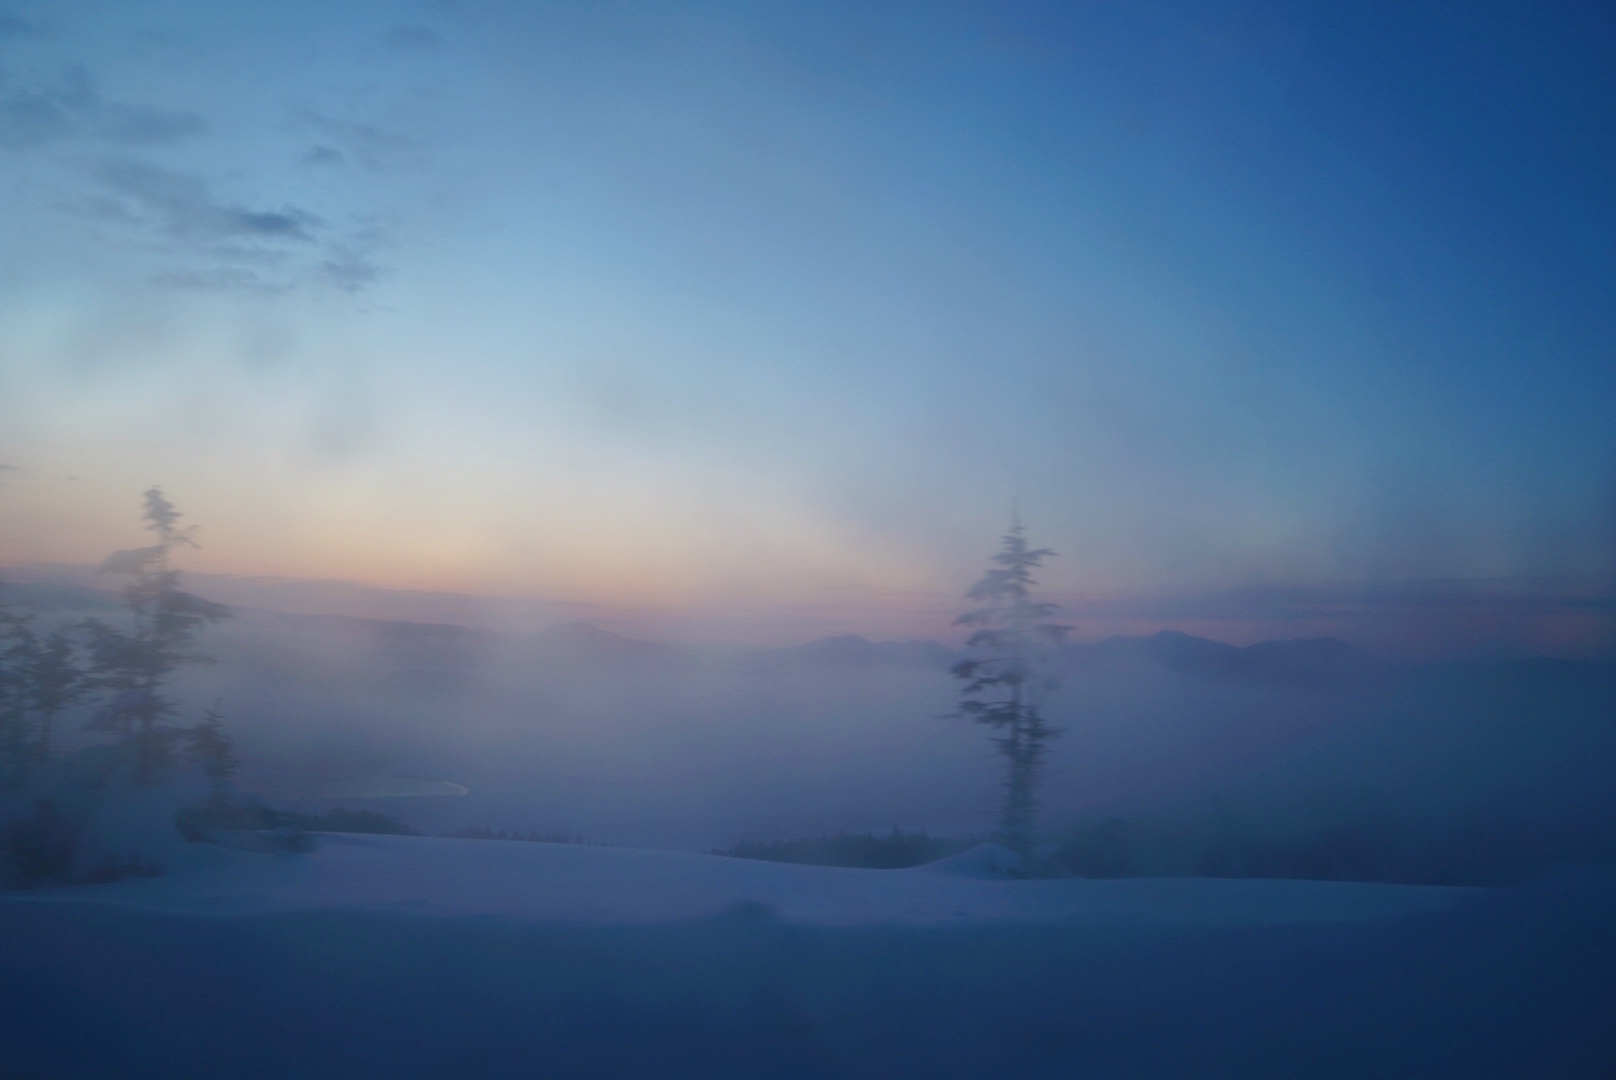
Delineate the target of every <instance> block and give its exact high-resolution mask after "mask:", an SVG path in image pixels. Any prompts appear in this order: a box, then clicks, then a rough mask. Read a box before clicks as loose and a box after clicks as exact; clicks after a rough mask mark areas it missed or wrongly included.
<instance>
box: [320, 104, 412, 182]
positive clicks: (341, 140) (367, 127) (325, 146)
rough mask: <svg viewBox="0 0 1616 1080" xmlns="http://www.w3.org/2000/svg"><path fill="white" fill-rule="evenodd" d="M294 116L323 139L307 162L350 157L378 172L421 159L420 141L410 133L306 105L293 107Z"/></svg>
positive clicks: (334, 161) (331, 161) (332, 162)
mask: <svg viewBox="0 0 1616 1080" xmlns="http://www.w3.org/2000/svg"><path fill="white" fill-rule="evenodd" d="M292 119H293V121H294V122H295V123H296V124H297V125H298V126H299V127H302V128H304V129H306V130H309V131H313V132H314V133H315V134H316V135H317V136H318V137H319V138H320V139H321V140H322V142H321V144H320V145H318V146H316V147H315V148H314V149H312V150H311V151H309V153H308V154H305V155H304V159H303V160H304V162H305V163H306V164H321V165H337V164H341V163H342V160H343V159H351V160H353V161H355V162H357V163H359V164H360V165H362V166H364V167H365V168H367V169H372V170H378V171H379V170H382V169H388V168H392V167H395V166H397V165H399V164H402V163H405V162H407V161H411V160H413V159H415V158H418V157H419V156H420V155H421V152H422V147H421V144H420V143H419V142H417V141H416V140H415V139H412V138H410V137H409V136H408V135H404V134H402V133H400V132H397V131H391V130H389V129H387V128H384V127H380V126H378V125H376V124H366V123H358V122H355V121H351V120H339V119H337V118H336V117H333V116H328V115H327V114H325V113H322V112H318V111H316V110H314V109H311V108H308V107H307V106H303V105H298V106H294V107H293V109H292ZM311 155H312V158H311ZM333 155H335V156H333Z"/></svg>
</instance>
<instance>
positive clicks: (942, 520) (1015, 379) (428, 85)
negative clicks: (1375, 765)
mask: <svg viewBox="0 0 1616 1080" xmlns="http://www.w3.org/2000/svg"><path fill="white" fill-rule="evenodd" d="M1613 47H1616V13H1613V12H1612V10H1611V9H1609V8H1608V7H1607V6H1605V5H1600V4H1592V3H1589V4H1572V3H1563V4H1552V3H1551V4H1542V3H1539V4H1531V5H1528V4H1525V3H1481V4H1476V3H1469V4H1462V5H1461V4H1435V3H1412V4H1384V5H1376V4H1354V5H1340V4H1325V3H1319V4H1303V3H1258V4H1227V3H1154V2H1136V3H1127V4H1120V3H1118V4H1111V3H1064V4H1033V3H1006V2H998V3H992V4H987V3H944V2H931V3H876V2H865V3H856V4H855V3H825V2H815V3H787V2H775V3H755V4H742V3H725V4H716V3H715V4H700V3H678V4H673V3H667V4H659V3H647V2H641V3H621V4H613V3H589V4H584V3H553V4H545V3H505V4H500V3H479V2H474V0H467V2H464V3H442V4H429V3H382V2H373V3H342V4H300V3H285V4H277V5H261V4H238V3H228V2H217V0H215V2H210V3H144V4H139V5H135V4H128V3H102V4H96V3H75V4H72V5H68V4H61V3H46V4H40V3H16V2H13V3H10V4H8V5H6V6H5V7H4V8H3V9H0V463H4V464H5V465H6V466H9V468H7V469H5V470H4V471H3V472H0V562H8V563H11V564H20V563H28V562H40V561H54V562H93V561H95V560H96V559H97V558H99V556H100V555H101V554H103V553H104V552H105V551H106V550H108V549H110V548H114V547H121V546H128V545H129V544H130V543H133V542H134V539H135V538H134V536H133V516H134V513H135V512H136V509H137V506H138V496H139V492H140V491H141V490H142V489H143V488H144V487H146V486H147V485H149V484H151V483H154V482H156V483H161V484H162V485H164V487H165V489H166V490H167V491H168V493H169V494H170V496H171V497H172V498H173V499H174V500H175V502H177V503H178V504H179V505H180V506H181V508H182V509H184V510H185V511H186V512H187V513H188V514H189V515H190V517H191V518H192V519H194V520H196V521H198V522H201V523H203V524H204V525H205V526H206V533H205V547H204V549H203V550H202V551H200V552H198V553H197V554H196V556H195V557H194V559H193V563H194V565H195V566H196V567H198V568H199V569H206V570H212V571H216V572H224V573H232V574H250V575H275V576H280V577H288V578H320V579H341V580H348V581H356V582H360V583H364V584H368V585H375V586H384V587H385V586H403V587H412V588H421V589H432V590H449V591H464V592H472V593H479V594H488V595H505V596H513V597H527V598H551V599H559V600H567V601H580V602H596V603H601V604H617V605H628V606H636V605H637V606H639V607H642V608H646V609H658V610H667V611H691V612H699V611H702V610H708V609H716V608H720V607H725V606H730V607H734V606H737V605H739V606H745V605H748V604H750V605H754V606H756V607H757V608H758V609H759V610H763V609H768V608H771V606H772V607H773V608H777V609H778V610H780V611H782V612H784V611H789V610H791V609H792V606H793V605H799V606H800V605H814V604H834V605H837V610H839V611H846V612H847V613H848V614H847V616H846V618H847V619H848V620H849V623H850V625H848V627H847V628H848V629H865V630H868V631H872V632H878V631H881V630H882V629H884V628H889V627H896V626H898V625H899V624H900V623H901V624H902V625H903V627H904V628H906V629H908V628H911V623H910V622H905V619H910V616H909V615H903V616H900V615H899V614H897V613H898V612H899V611H900V609H901V610H902V611H906V612H912V611H913V610H915V605H916V604H917V603H918V604H919V605H920V606H921V607H924V608H926V610H927V611H930V610H932V608H931V607H929V606H928V605H931V604H932V603H933V601H932V600H931V599H926V598H935V599H936V603H938V604H941V605H943V606H944V607H946V606H947V605H949V604H951V603H953V598H954V597H956V596H957V594H958V592H959V591H960V590H961V589H962V588H963V586H964V585H966V584H968V583H969V580H970V578H971V577H972V576H973V575H974V574H975V573H976V572H977V570H978V568H979V567H980V565H981V563H982V560H983V558H984V556H985V555H986V554H987V553H988V552H989V551H990V550H991V549H992V547H993V545H994V543H995V540H996V537H997V534H998V533H999V532H1000V531H1001V529H1002V527H1003V524H1004V523H1005V520H1006V518H1007V516H1008V506H1009V503H1010V500H1011V499H1012V497H1014V498H1018V499H1019V500H1020V503H1021V506H1022V507H1023V511H1024V515H1025V517H1026V519H1027V522H1028V524H1029V526H1030V527H1031V528H1032V531H1033V534H1034V538H1035V539H1036V540H1038V541H1039V542H1042V543H1046V544H1048V545H1049V546H1051V547H1054V548H1056V549H1057V550H1058V551H1059V552H1060V553H1061V558H1060V559H1058V560H1056V561H1055V562H1054V563H1052V564H1051V567H1050V570H1049V573H1048V576H1047V577H1046V582H1047V583H1048V585H1049V587H1050V588H1051V589H1053V590H1055V591H1057V592H1059V593H1061V594H1063V595H1067V596H1070V597H1079V596H1088V597H1094V596H1105V597H1111V598H1116V597H1130V596H1132V597H1147V596H1148V597H1152V598H1156V599H1153V600H1152V601H1151V603H1158V602H1159V599H1160V598H1161V597H1164V596H1167V597H1176V596H1197V597H1206V596H1213V595H1229V596H1233V595H1239V596H1246V597H1249V596H1250V595H1252V590H1253V589H1257V590H1268V591H1269V594H1271V595H1280V594H1281V593H1282V592H1283V591H1284V590H1296V589H1304V590H1306V589H1312V590H1319V589H1325V590H1336V591H1337V592H1339V590H1342V589H1347V590H1349V591H1350V590H1353V589H1358V590H1360V591H1361V590H1365V589H1367V590H1369V591H1370V592H1372V593H1374V595H1383V594H1384V593H1385V590H1386V588H1388V587H1389V584H1390V585H1393V586H1394V585H1396V583H1400V582H1405V583H1406V582H1411V581H1414V582H1430V581H1447V582H1455V581H1462V582H1469V583H1471V584H1469V585H1466V586H1465V588H1467V589H1470V588H1474V582H1476V581H1478V580H1482V581H1493V582H1504V583H1506V585H1505V586H1501V587H1507V588H1510V589H1515V590H1516V591H1519V590H1520V589H1523V588H1524V589H1526V590H1527V591H1528V592H1530V591H1531V589H1532V588H1535V586H1526V585H1520V584H1519V583H1520V582H1523V581H1532V582H1545V581H1546V582H1552V583H1554V584H1553V585H1552V586H1548V585H1545V586H1543V588H1547V589H1549V590H1550V591H1551V592H1554V593H1555V595H1561V594H1566V593H1575V594H1577V595H1583V594H1586V593H1588V592H1589V591H1590V590H1592V591H1593V592H1596V593H1597V592H1599V591H1600V590H1607V591H1608V589H1609V583H1610V582H1611V580H1612V578H1613V576H1616V564H1613V563H1616V434H1613V433H1616V415H1613V413H1616V363H1613V360H1616V307H1613V304H1612V300H1611V297H1612V295H1613V286H1616V198H1613V196H1612V195H1611V192H1612V191H1616V140H1613V139H1612V138H1611V135H1610V133H1611V132H1612V131H1616V115H1613V113H1616V69H1613V68H1612V66H1611V65H1610V64H1609V63H1608V60H1607V58H1608V56H1609V55H1610V54H1611V51H1612V48H1613ZM1388 583H1389V584H1388ZM1511 583H1513V584H1511ZM1422 587H1423V586H1422ZM1377 590H1378V591H1377ZM916 598H920V599H919V600H917V599H916ZM1235 606H1236V607H1238V606H1239V605H1238V604H1236V605H1235ZM1146 608H1149V605H1146ZM1141 610H1145V609H1143V608H1142V609H1141ZM1149 610H1158V608H1149ZM927 617H930V616H929V615H928V616H927ZM1141 617H1142V618H1143V617H1144V616H1141ZM1576 619H1581V620H1582V621H1581V622H1576V620H1575V619H1574V620H1573V622H1576V625H1577V626H1580V627H1582V629H1581V630H1572V629H1565V628H1564V627H1562V631H1563V632H1564V633H1570V634H1572V635H1573V636H1575V634H1577V633H1584V632H1593V631H1589V630H1588V629H1587V627H1588V625H1591V624H1588V623H1587V620H1586V619H1585V618H1584V617H1583V616H1581V615H1579V616H1577V617H1576ZM1595 621H1596V622H1597V620H1595ZM1607 622H1608V618H1607ZM1096 625H1098V624H1096ZM1568 625H1569V624H1568ZM916 628H918V627H916ZM1557 632H1560V631H1557ZM1600 632H1602V633H1608V627H1607V628H1606V629H1605V630H1603V631H1600Z"/></svg>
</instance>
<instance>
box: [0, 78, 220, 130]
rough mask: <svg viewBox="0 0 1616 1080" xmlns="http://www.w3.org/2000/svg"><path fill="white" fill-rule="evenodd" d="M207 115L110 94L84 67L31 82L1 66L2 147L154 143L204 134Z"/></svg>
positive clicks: (0, 108) (0, 126)
mask: <svg viewBox="0 0 1616 1080" xmlns="http://www.w3.org/2000/svg"><path fill="white" fill-rule="evenodd" d="M206 127H207V125H206V123H205V122H204V121H203V119H202V117H201V116H200V115H198V114H197V113H194V112H189V111H186V110H179V109H156V108H151V107H148V106H144V105H133V104H129V103H126V102H121V101H114V100H109V99H108V98H106V97H105V96H104V95H103V94H102V93H101V91H100V88H99V87H98V86H97V84H96V80H95V78H94V77H93V76H92V75H91V74H90V73H89V72H88V71H86V70H85V69H84V68H82V67H77V66H72V67H68V68H66V69H64V70H63V71H61V72H60V73H59V74H57V75H56V76H55V77H54V78H53V79H51V80H49V81H48V82H44V83H37V84H32V85H30V84H28V83H25V82H22V81H19V80H18V79H16V78H14V77H12V76H11V75H10V74H9V73H7V72H5V71H3V70H0V149H5V150H11V151H23V150H33V149H38V148H41V147H47V146H52V145H56V144H59V143H66V142H73V141H79V142H89V143H110V144H116V145H123V146H153V145H160V144H164V143H174V142H178V141H180V140H183V139H187V138H190V137H192V136H194V135H198V134H200V133H201V132H202V131H203V130H205V129H206Z"/></svg>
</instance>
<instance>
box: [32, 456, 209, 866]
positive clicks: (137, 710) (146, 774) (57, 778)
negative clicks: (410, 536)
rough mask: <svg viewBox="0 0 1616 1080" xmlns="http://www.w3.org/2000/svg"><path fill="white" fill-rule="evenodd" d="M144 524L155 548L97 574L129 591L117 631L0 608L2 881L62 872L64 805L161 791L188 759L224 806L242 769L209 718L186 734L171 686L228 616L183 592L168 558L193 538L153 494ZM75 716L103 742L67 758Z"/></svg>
mask: <svg viewBox="0 0 1616 1080" xmlns="http://www.w3.org/2000/svg"><path fill="white" fill-rule="evenodd" d="M142 518H143V520H144V523H145V527H146V528H147V530H149V531H150V532H151V533H152V536H153V540H154V541H155V542H154V543H152V544H150V545H148V546H146V547H142V548H136V549H134V550H130V551H120V552H117V553H115V554H113V555H112V556H110V557H109V558H108V559H107V560H106V561H105V562H104V563H103V565H102V570H103V571H104V572H107V573H113V574H117V575H119V576H121V577H123V578H124V579H125V583H124V586H123V588H122V589H121V590H120V592H119V598H120V601H121V603H122V607H123V617H122V618H121V619H119V620H117V621H115V622H114V621H108V620H105V619H93V618H92V619H83V620H79V621H76V622H72V623H69V624H66V625H58V626H53V627H47V626H46V625H44V624H43V623H44V620H42V619H41V617H40V615H39V614H38V613H35V612H29V611H25V610H21V609H18V608H15V607H12V606H0V876H3V877H4V878H5V879H6V880H7V881H8V882H9V883H12V884H18V883H22V884H27V883H31V882H32V881H33V880H35V879H46V880H50V879H56V878H61V877H64V876H65V875H66V874H67V871H66V869H65V867H66V866H67V865H68V863H70V861H71V860H70V858H69V855H70V853H69V852H66V851H64V850H62V849H63V848H64V847H66V848H70V847H71V845H72V842H73V839H74V834H75V830H76V826H77V823H76V822H75V821H74V820H73V812H72V809H71V807H70V806H64V805H63V803H64V802H67V803H71V802H73V801H74V800H73V798H72V796H73V795H74V793H75V792H79V791H85V790H89V791H93V790H97V789H103V790H104V789H106V788H108V787H111V786H116V785H120V784H121V785H130V786H149V785H153V784H157V783H161V782H162V781H163V780H165V779H166V778H167V777H168V775H169V774H170V772H171V770H172V768H173V766H174V765H175V764H176V763H177V761H179V760H182V759H183V760H187V761H189V762H190V763H192V764H194V765H196V766H197V767H198V768H199V769H200V771H201V772H202V774H203V775H204V776H206V777H207V779H208V780H209V781H210V782H211V785H212V789H213V799H214V800H215V801H217V802H219V803H222V802H223V801H224V800H225V798H226V793H227V791H228V787H229V782H230V777H231V775H232V774H233V773H234V772H235V770H236V765H237V761H236V756H235V751H234V747H233V745H232V742H231V739H230V737H229V736H228V735H227V734H226V733H225V731H224V726H223V717H222V715H221V713H220V712H219V710H218V708H217V707H215V708H212V709H209V710H207V711H206V712H205V713H204V714H203V716H202V717H201V718H200V720H198V721H196V722H194V723H189V724H188V723H185V722H184V721H183V718H182V713H181V710H180V707H179V703H178V702H177V701H175V700H174V697H173V693H172V685H171V684H172V680H173V676H174V674H175V672H176V671H177V670H178V669H179V668H180V667H182V666H183V665H186V664H192V663H198V662H202V661H205V660H207V659H208V658H207V657H206V656H205V655H203V654H202V653H200V652H198V651H197V650H196V639H197V636H198V634H199V633H200V631H201V630H202V629H203V628H204V627H205V626H207V625H208V624H210V623H214V622H217V621H219V620H220V619H223V618H224V617H225V616H226V615H227V614H228V611H227V609H226V608H224V607H223V606H222V605H219V604H215V603H212V602H211V601H208V600H204V599H202V598H200V597H197V596H194V595H192V594H190V593H188V592H186V591H184V590H183V589H182V588H181V587H180V575H179V571H178V570H177V569H176V568H175V566H174V555H175V553H176V552H177V551H178V550H179V549H181V548H184V547H194V546H196V539H195V530H194V528H193V527H188V526H181V525H180V523H179V522H180V518H181V515H180V513H179V511H177V510H176V509H175V508H174V506H173V504H171V503H170V502H169V501H168V500H167V499H166V498H165V497H164V496H163V493H162V491H161V490H160V489H158V488H155V487H154V488H152V489H150V490H149V491H147V492H146V493H145V495H144V507H143V512H142ZM0 599H3V597H0ZM84 709H88V710H90V711H89V718H88V722H87V723H86V725H85V728H84V730H86V731H90V732H95V733H99V734H100V735H101V736H103V738H101V739H99V740H97V741H95V742H93V743H92V744H90V745H88V746H84V745H81V746H78V747H77V748H75V749H74V750H73V751H72V752H66V751H64V749H63V747H62V745H61V744H62V743H63V742H64V740H63V739H62V732H61V731H60V730H59V726H60V722H61V718H62V717H63V715H64V714H67V713H70V712H75V711H79V712H82V710H84ZM78 741H79V742H82V741H83V740H78Z"/></svg>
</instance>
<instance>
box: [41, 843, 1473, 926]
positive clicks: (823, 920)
mask: <svg viewBox="0 0 1616 1080" xmlns="http://www.w3.org/2000/svg"><path fill="white" fill-rule="evenodd" d="M1014 860H1015V856H1014V855H1013V854H1012V853H1011V852H1009V851H1007V850H1005V849H1004V848H1000V847H995V846H993V845H983V846H981V847H978V848H976V849H973V850H972V851H967V852H964V853H962V854H960V855H958V856H955V857H953V858H951V859H945V860H943V861H941V862H938V863H933V864H931V865H929V866H922V867H915V868H913V869H910V870H854V869H847V868H842V867H830V866H799V865H792V864H786V863H771V862H759V861H754V860H747V859H734V858H726V857H723V856H718V855H693V854H688V853H683V852H670V851H646V850H638V849H632V848H608V847H590V846H582V845H570V844H545V843H533V842H529V841H513V840H455V839H442V838H429V837H414V836H369V835H356V834H324V835H322V836H320V837H319V847H318V849H317V850H315V851H314V852H312V853H309V854H302V855H294V854H281V855H264V854H256V853H251V852H238V851H227V852H226V851H221V852H219V855H218V857H217V858H216V859H215V860H213V865H210V866H206V867H202V868H193V869H189V870H184V871H181V872H178V873H174V874H170V875H167V876H164V877H158V878H146V879H138V880H130V881H125V882H120V883H117V884H113V885H101V886H92V887H80V888H74V889H61V890H51V891H49V892H40V893H35V894H33V896H35V897H37V898H41V899H44V898H47V897H48V898H54V899H72V900H81V901H96V902H110V903H118V904H127V905H132V906H135V907H139V908H143V909H146V910H153V911H163V912H174V913H195V914H230V913H241V914H247V913H264V912H277V911H308V910H320V909H336V910H362V911H384V912H396V913H408V914H420V915H440V916H466V915H473V916H475V915H483V916H498V917H505V918H516V919H532V920H542V921H547V922H557V921H560V922H590V923H656V922H668V921H677V920H684V919H692V918H702V917H706V916H711V915H716V914H721V913H724V912H730V911H737V910H744V911H752V912H756V913H767V914H769V915H772V916H774V917H776V918H779V919H783V920H787V921H791V922H802V923H812V924H820V925H859V924H891V923H898V924H910V925H938V924H968V923H971V922H992V923H1003V922H1020V923H1089V924H1155V925H1161V924H1176V925H1231V924H1245V925H1277V924H1305V923H1333V922H1346V921H1353V920H1361V919H1377V918H1391V917H1399V916H1407V915H1414V914H1418V913H1422V912H1429V911H1435V910H1440V909H1443V908H1446V907H1448V906H1450V905H1452V904H1454V903H1456V902H1458V901H1459V900H1461V899H1463V898H1464V897H1465V896H1467V895H1470V894H1472V893H1474V892H1476V890H1471V889H1457V888H1440V887H1431V886H1412V885H1368V884H1359V883H1353V882H1323V881H1273V880H1265V881H1244V880H1215V879H1172V878H1146V879H1132V880H1119V881H1096V880H1080V879H1066V880H1055V881H1048V880H1044V881H1023V880H1014V879H1010V878H1007V877H1006V872H1007V871H1008V870H1009V868H1010V867H1012V866H1013V864H1014Z"/></svg>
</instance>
